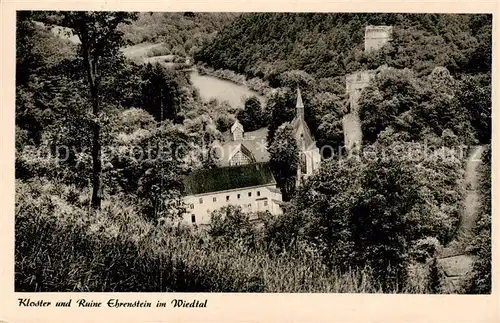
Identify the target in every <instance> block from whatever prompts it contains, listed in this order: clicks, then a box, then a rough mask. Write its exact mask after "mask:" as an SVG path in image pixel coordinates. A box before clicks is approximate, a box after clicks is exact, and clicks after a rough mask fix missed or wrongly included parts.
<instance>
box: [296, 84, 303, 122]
mask: <svg viewBox="0 0 500 323" xmlns="http://www.w3.org/2000/svg"><path fill="white" fill-rule="evenodd" d="M295 108H296V109H297V116H296V117H297V118H302V119H304V103H303V102H302V95H300V88H299V87H298V86H297V104H296V105H295Z"/></svg>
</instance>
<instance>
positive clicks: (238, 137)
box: [233, 129, 243, 141]
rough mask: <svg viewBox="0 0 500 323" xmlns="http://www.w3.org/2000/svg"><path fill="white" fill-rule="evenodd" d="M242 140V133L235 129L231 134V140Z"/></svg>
mask: <svg viewBox="0 0 500 323" xmlns="http://www.w3.org/2000/svg"><path fill="white" fill-rule="evenodd" d="M242 139H243V131H241V130H240V129H236V130H235V131H234V132H233V140H234V141H236V140H242Z"/></svg>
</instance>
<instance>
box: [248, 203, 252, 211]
mask: <svg viewBox="0 0 500 323" xmlns="http://www.w3.org/2000/svg"><path fill="white" fill-rule="evenodd" d="M248 210H250V211H251V210H252V203H250V204H248Z"/></svg>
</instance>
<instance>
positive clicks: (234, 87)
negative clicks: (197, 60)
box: [190, 70, 265, 108]
mask: <svg viewBox="0 0 500 323" xmlns="http://www.w3.org/2000/svg"><path fill="white" fill-rule="evenodd" d="M190 77H191V82H192V83H193V85H194V86H195V87H196V88H197V89H198V90H199V92H200V96H201V98H202V99H203V100H204V101H210V100H211V99H212V98H215V99H217V101H219V102H222V101H227V102H229V104H230V105H231V106H232V107H239V108H243V107H244V104H245V101H244V100H245V98H247V97H250V96H252V95H255V96H256V97H258V98H259V100H260V101H261V103H263V102H265V100H264V97H263V96H262V95H259V94H258V93H257V92H255V91H252V90H250V89H249V88H248V87H247V86H245V85H239V84H236V83H233V82H231V81H226V80H222V79H220V78H217V77H215V76H210V75H206V74H205V75H200V74H199V73H198V71H196V70H195V71H192V72H190Z"/></svg>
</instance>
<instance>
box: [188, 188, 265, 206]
mask: <svg viewBox="0 0 500 323" xmlns="http://www.w3.org/2000/svg"><path fill="white" fill-rule="evenodd" d="M257 196H260V191H257ZM248 197H252V192H248ZM236 198H237V199H240V198H241V194H236ZM229 199H230V195H226V201H229ZM198 202H199V203H200V204H203V197H200V199H199V200H198ZM212 202H217V198H216V197H213V198H212Z"/></svg>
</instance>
